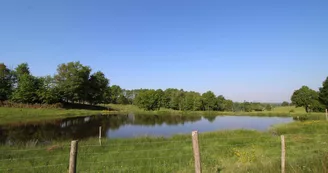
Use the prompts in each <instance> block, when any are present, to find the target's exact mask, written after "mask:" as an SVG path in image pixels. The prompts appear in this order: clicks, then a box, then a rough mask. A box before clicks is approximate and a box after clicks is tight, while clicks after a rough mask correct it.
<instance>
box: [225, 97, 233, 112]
mask: <svg viewBox="0 0 328 173" xmlns="http://www.w3.org/2000/svg"><path fill="white" fill-rule="evenodd" d="M224 104H225V107H224V111H228V112H233V111H234V103H233V101H232V100H225V103H224Z"/></svg>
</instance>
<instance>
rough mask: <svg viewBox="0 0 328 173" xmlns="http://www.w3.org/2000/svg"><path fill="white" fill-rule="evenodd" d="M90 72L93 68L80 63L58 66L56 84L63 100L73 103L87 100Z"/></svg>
mask: <svg viewBox="0 0 328 173" xmlns="http://www.w3.org/2000/svg"><path fill="white" fill-rule="evenodd" d="M90 72H91V68H90V67H88V66H83V65H82V64H81V63H80V62H79V61H77V62H69V63H67V64H60V65H58V68H57V74H56V75H55V82H56V85H57V86H58V90H59V92H60V95H61V97H62V98H63V100H65V101H66V102H69V101H70V102H73V103H74V102H76V101H82V102H84V101H86V100H87V96H88V91H89V77H90Z"/></svg>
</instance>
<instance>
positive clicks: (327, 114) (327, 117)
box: [326, 109, 328, 121]
mask: <svg viewBox="0 0 328 173" xmlns="http://www.w3.org/2000/svg"><path fill="white" fill-rule="evenodd" d="M326 120H327V121H328V110H327V109H326Z"/></svg>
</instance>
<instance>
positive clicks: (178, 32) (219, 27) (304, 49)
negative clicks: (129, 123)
mask: <svg viewBox="0 0 328 173" xmlns="http://www.w3.org/2000/svg"><path fill="white" fill-rule="evenodd" d="M0 40H1V41H0V61H3V62H4V63H5V64H7V65H8V66H9V67H15V66H16V65H17V64H19V63H22V62H28V63H29V65H30V68H31V71H32V73H33V74H34V75H37V76H41V75H46V74H54V73H55V72H56V67H57V65H58V64H59V63H66V62H69V61H81V62H82V63H83V64H85V65H89V66H91V67H92V68H93V69H94V70H101V71H103V72H104V73H105V74H106V76H107V77H108V78H110V80H111V84H118V85H120V86H121V87H123V88H127V89H134V88H162V89H165V88H168V87H174V88H183V89H185V90H195V91H198V92H204V91H206V90H212V91H214V92H215V93H216V94H222V95H224V96H225V97H226V98H229V99H233V100H235V101H242V100H249V101H268V102H276V101H283V100H289V99H290V95H291V94H292V92H293V91H294V90H295V89H297V88H299V87H301V86H302V85H308V86H309V87H311V88H313V89H316V90H317V89H318V87H320V86H321V83H322V81H323V80H324V79H325V78H326V76H327V75H328V73H327V68H328V1H327V0H322V1H316V0H311V1H309V0H288V1H286V0H275V1H266V0H258V1H253V0H247V1H246V0H240V1H235V0H231V1H218V0H209V1H195V0H188V1H187V0H186V1H179V0H165V1H157V0H138V1H132V0H129V1H127V0H115V1H113V0H101V1H97V0H96V1H80V0H79V1H78V0H69V1H68V0H53V1H45V0H28V1H27V0H20V1H18V0H10V1H9V0H8V1H6V0H5V1H2V2H1V5H0Z"/></svg>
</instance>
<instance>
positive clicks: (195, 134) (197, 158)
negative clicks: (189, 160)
mask: <svg viewBox="0 0 328 173" xmlns="http://www.w3.org/2000/svg"><path fill="white" fill-rule="evenodd" d="M191 136H192V147H193V151H194V158H195V172H196V173H201V172H202V167H201V161H200V153H199V145H198V132H197V131H193V132H192V134H191Z"/></svg>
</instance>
